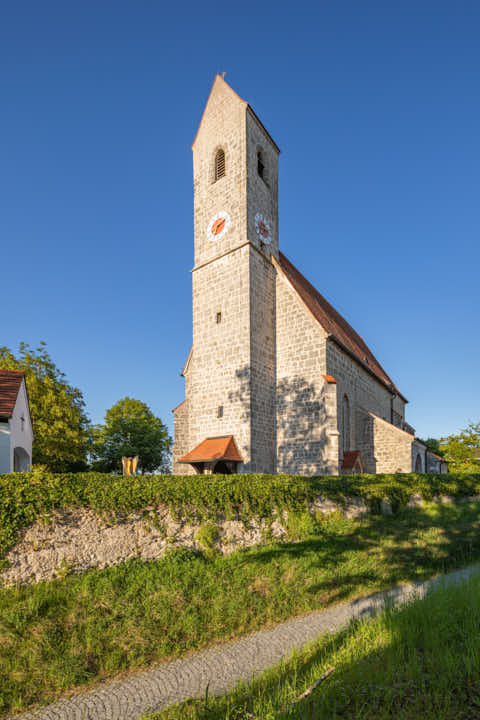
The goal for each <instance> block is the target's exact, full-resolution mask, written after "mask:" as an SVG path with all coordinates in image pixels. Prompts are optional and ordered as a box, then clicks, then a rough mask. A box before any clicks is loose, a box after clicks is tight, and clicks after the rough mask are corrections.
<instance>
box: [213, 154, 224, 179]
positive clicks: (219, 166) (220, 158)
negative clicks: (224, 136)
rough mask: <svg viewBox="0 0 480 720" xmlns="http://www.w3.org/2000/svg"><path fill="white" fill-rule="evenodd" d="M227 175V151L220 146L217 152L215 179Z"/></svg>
mask: <svg viewBox="0 0 480 720" xmlns="http://www.w3.org/2000/svg"><path fill="white" fill-rule="evenodd" d="M224 176H225V151H224V150H222V148H220V150H217V152H216V154H215V180H214V182H216V181H217V180H220V178H222V177H224Z"/></svg>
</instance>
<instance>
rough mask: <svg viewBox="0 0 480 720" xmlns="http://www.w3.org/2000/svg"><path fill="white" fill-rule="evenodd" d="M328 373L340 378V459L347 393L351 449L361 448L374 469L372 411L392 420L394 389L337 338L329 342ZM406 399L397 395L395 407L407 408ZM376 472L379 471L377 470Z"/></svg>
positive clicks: (327, 353)
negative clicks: (352, 356)
mask: <svg viewBox="0 0 480 720" xmlns="http://www.w3.org/2000/svg"><path fill="white" fill-rule="evenodd" d="M326 356H327V363H326V365H327V370H326V372H327V374H329V375H333V377H334V378H335V379H336V380H337V392H338V396H337V402H338V408H339V413H338V431H339V445H340V460H342V459H343V454H344V447H343V445H344V442H343V437H344V435H343V412H342V407H343V398H344V396H345V395H346V396H347V398H348V402H349V407H350V448H349V449H350V450H361V451H362V455H363V459H364V462H365V463H366V465H367V466H368V468H369V469H368V470H367V468H366V470H367V471H368V472H375V470H373V461H372V452H371V451H372V441H371V437H370V435H371V428H370V419H369V413H370V412H372V413H374V414H375V415H377V416H379V417H381V418H385V420H388V421H389V420H390V414H391V393H390V392H389V391H388V390H387V388H385V387H384V386H383V385H382V384H381V383H380V382H379V381H378V380H376V379H375V378H374V377H372V376H371V375H370V374H369V373H368V372H366V371H365V370H364V369H363V368H362V367H361V366H360V365H359V364H358V363H357V362H355V361H354V360H353V359H352V358H350V357H349V356H348V355H347V354H346V353H345V352H343V351H342V350H341V348H339V347H338V345H336V344H335V343H334V342H332V341H329V342H328V343H327V350H326ZM403 406H404V404H403V402H402V401H401V400H400V399H398V400H397V402H396V404H395V406H394V407H395V408H396V411H397V412H399V414H400V412H404V410H403ZM377 472H379V471H378V470H377Z"/></svg>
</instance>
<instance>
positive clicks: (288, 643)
mask: <svg viewBox="0 0 480 720" xmlns="http://www.w3.org/2000/svg"><path fill="white" fill-rule="evenodd" d="M479 569H480V566H479V565H474V566H471V567H468V568H465V569H464V570H458V571H456V572H452V573H449V574H448V575H445V576H440V577H438V578H434V579H432V580H427V581H425V582H422V583H416V584H415V585H403V586H400V587H397V588H394V589H393V590H388V591H387V592H384V593H377V594H375V595H370V596H368V597H364V598H359V599H358V600H354V601H352V602H350V603H347V604H342V605H335V606H333V607H331V608H329V609H327V610H319V611H316V612H314V613H311V614H310V615H306V616H303V617H299V618H294V619H292V620H288V621H287V622H284V623H282V624H281V625H277V626H276V627H274V628H272V629H270V630H260V631H258V632H255V633H252V634H251V635H247V636H246V637H244V638H240V639H239V640H234V641H231V642H228V643H225V644H223V645H217V646H216V647H212V648H210V649H207V650H202V651H200V652H196V653H194V654H192V655H190V656H188V657H184V658H180V659H178V660H172V661H170V662H164V663H161V664H159V665H157V666H155V667H154V668H152V669H150V670H147V671H146V672H142V673H138V674H135V675H132V676H131V677H129V678H127V679H123V680H118V681H110V682H107V683H105V684H103V685H101V686H99V687H98V688H96V689H95V690H91V691H88V692H83V693H81V694H78V695H76V696H75V697H72V698H70V699H69V700H63V701H60V702H57V703H55V704H53V705H48V706H46V707H44V708H42V709H41V710H37V711H36V712H28V713H24V714H22V715H16V716H15V718H16V720H137V719H138V718H141V717H143V716H144V715H146V714H147V713H150V712H155V711H159V710H162V709H164V708H166V707H168V706H169V705H173V704H174V703H178V702H180V701H181V700H185V699H186V698H187V697H202V696H204V695H205V689H206V687H207V685H209V694H210V695H221V694H224V693H226V692H227V691H228V690H230V689H231V688H232V687H233V686H234V685H236V684H237V683H238V682H240V681H242V680H246V681H248V680H250V679H251V678H252V675H256V674H258V673H261V672H262V671H263V670H266V669H267V668H268V667H270V666H272V665H275V664H276V663H278V662H280V660H282V659H283V658H284V657H285V656H288V655H289V654H290V653H291V652H292V650H293V649H294V648H295V649H300V648H302V647H303V646H304V645H305V644H306V643H308V642H311V641H312V640H315V639H316V638H318V637H319V636H320V635H322V634H323V633H328V632H334V631H336V630H339V629H340V628H342V627H343V626H344V625H345V624H347V623H348V622H349V620H350V619H351V618H353V617H358V616H367V617H368V616H371V615H373V614H374V613H375V612H377V611H378V610H381V609H382V608H383V607H384V605H385V602H388V603H393V604H397V603H399V602H403V601H405V600H407V599H408V598H409V597H411V596H412V595H414V594H418V595H423V594H424V593H425V591H426V590H427V589H428V588H429V587H432V586H434V585H437V584H439V583H441V582H442V581H445V582H446V583H448V584H451V583H456V582H459V581H460V580H462V579H465V578H467V577H468V576H469V575H470V574H471V573H472V572H473V571H475V570H479Z"/></svg>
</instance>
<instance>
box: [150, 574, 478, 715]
mask: <svg viewBox="0 0 480 720" xmlns="http://www.w3.org/2000/svg"><path fill="white" fill-rule="evenodd" d="M330 667H334V668H335V669H334V672H333V673H332V674H331V675H329V676H328V678H327V679H326V680H325V681H324V682H323V683H322V684H320V685H319V686H318V687H317V688H316V689H315V690H314V691H313V692H312V694H311V695H310V696H308V697H307V698H305V699H304V700H302V701H301V702H298V703H297V702H295V700H296V699H297V698H298V697H299V696H300V695H301V694H302V693H303V692H304V691H305V689H306V688H309V687H311V686H312V685H313V684H314V682H315V681H316V680H317V679H318V678H320V677H321V676H322V674H323V673H324V672H325V671H326V670H327V669H328V668H330ZM287 708H288V710H287ZM479 717H480V575H478V574H477V575H475V576H473V577H472V578H470V580H469V581H467V582H464V583H462V584H461V585H458V586H451V587H447V588H445V587H443V588H442V587H440V588H438V589H435V590H434V591H432V592H431V593H429V594H428V595H427V596H426V597H425V598H424V599H423V600H416V601H413V602H410V603H409V604H408V605H405V606H403V607H400V608H398V609H395V610H387V611H386V612H384V613H382V614H381V615H378V616H377V617H376V618H374V619H373V620H363V621H358V620H357V621H355V622H352V623H351V625H350V627H349V628H348V629H346V630H345V631H342V632H340V633H338V634H336V635H332V636H325V637H324V638H322V639H321V640H320V641H318V642H317V643H315V644H313V645H311V646H310V647H309V648H307V649H306V650H304V651H303V652H301V653H298V654H297V655H295V656H293V657H292V659H290V660H289V661H288V662H285V663H282V664H281V665H279V666H277V667H276V668H272V669H271V670H269V671H268V672H266V673H265V674H264V675H262V676H261V677H260V678H258V679H257V680H256V681H254V682H253V683H252V684H251V685H246V686H240V687H238V688H236V689H235V690H234V691H233V692H232V693H230V694H229V695H227V696H225V697H222V698H218V699H215V698H210V699H206V700H202V701H195V702H194V701H190V702H187V703H183V704H182V705H180V706H176V707H172V708H170V709H168V710H166V711H165V712H162V713H159V714H156V715H153V716H150V717H149V719H148V720H207V719H208V720H247V718H248V719H249V720H252V719H254V718H256V719H257V720H274V719H275V720H282V719H285V720H286V719H287V718H289V720H339V719H340V718H341V719H342V720H371V719H372V718H375V720H391V719H392V718H395V720H418V719H419V718H421V719H422V720H474V719H475V718H479Z"/></svg>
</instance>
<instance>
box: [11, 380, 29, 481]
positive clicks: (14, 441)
mask: <svg viewBox="0 0 480 720" xmlns="http://www.w3.org/2000/svg"><path fill="white" fill-rule="evenodd" d="M22 417H23V418H24V423H22ZM9 426H10V472H13V469H14V452H15V448H17V447H20V448H23V449H24V450H25V452H26V453H27V455H28V458H29V460H28V468H29V467H30V466H31V464H32V443H33V429H32V423H31V420H30V413H29V411H28V401H27V390H26V387H25V380H22V384H21V386H20V390H19V391H18V396H17V402H16V403H15V408H14V410H13V415H12V417H11V418H10V422H9ZM22 469H25V470H26V469H27V468H22Z"/></svg>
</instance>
